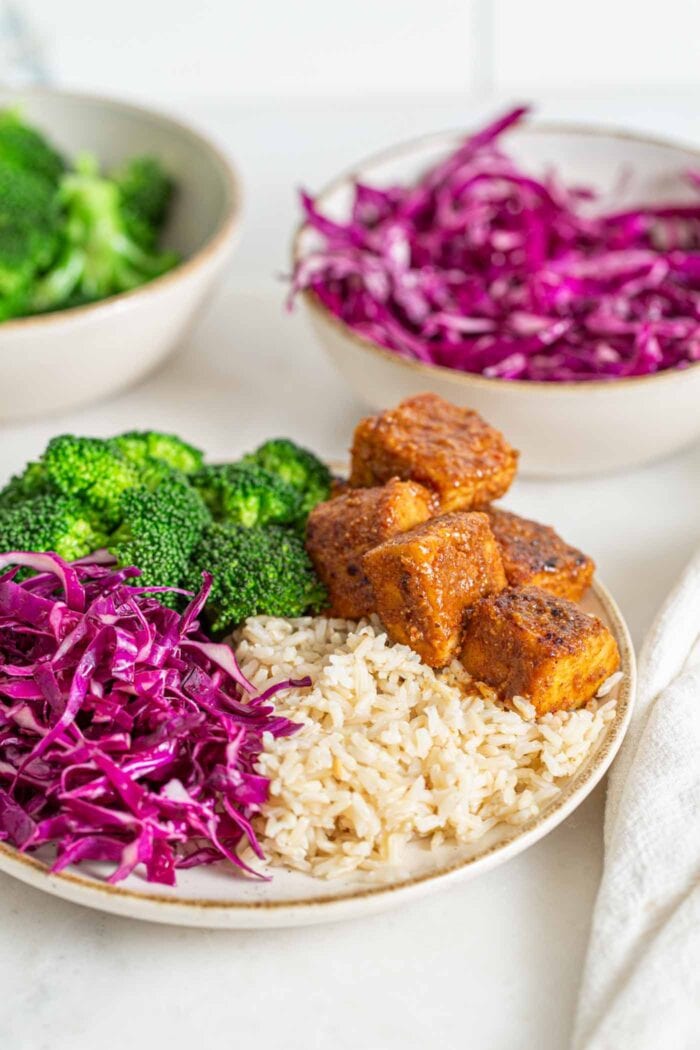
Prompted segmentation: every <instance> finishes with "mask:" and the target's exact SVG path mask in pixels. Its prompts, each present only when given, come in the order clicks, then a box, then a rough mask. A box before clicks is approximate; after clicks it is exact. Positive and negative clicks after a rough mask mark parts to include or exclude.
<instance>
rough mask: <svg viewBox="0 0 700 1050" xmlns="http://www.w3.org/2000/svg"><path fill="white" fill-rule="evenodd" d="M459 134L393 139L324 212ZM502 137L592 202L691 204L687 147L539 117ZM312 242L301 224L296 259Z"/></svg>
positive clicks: (345, 208) (446, 149) (328, 193)
mask: <svg viewBox="0 0 700 1050" xmlns="http://www.w3.org/2000/svg"><path fill="white" fill-rule="evenodd" d="M463 139H464V132H456V131H455V132H442V133H439V134H436V135H430V136H427V137H425V138H422V139H417V140H413V141H411V142H407V143H404V144H403V145H399V146H396V147H394V148H393V149H390V150H387V151H386V152H384V153H383V154H381V155H378V156H375V157H373V158H370V159H368V160H366V161H363V162H361V163H360V164H359V165H357V167H356V168H355V169H354V170H353V171H352V172H349V173H347V174H345V175H343V176H340V177H339V178H338V179H336V180H335V181H334V182H332V183H331V184H330V185H329V186H328V187H326V189H324V190H323V191H322V192H321V193H320V194H319V196H318V201H319V202H320V204H321V206H322V208H323V210H324V212H326V213H327V214H328V215H329V216H330V217H331V218H336V219H344V218H346V217H347V215H348V213H349V209H350V204H351V201H352V183H353V180H354V179H356V178H357V179H361V180H362V179H366V180H368V181H371V182H372V183H375V184H376V185H378V186H389V185H391V184H392V183H397V182H401V183H406V182H411V181H414V180H415V179H417V178H418V177H419V176H420V175H421V174H422V173H423V172H424V171H425V169H426V168H428V167H429V166H431V165H432V164H435V163H436V162H438V161H440V160H442V159H443V158H444V157H446V156H447V155H448V154H449V153H451V152H452V151H453V150H454V149H455V148H456V147H457V146H458V145H459V144H460V142H462V141H463ZM503 144H504V148H505V150H506V151H507V152H508V153H510V155H511V156H513V157H514V158H515V160H516V161H517V163H518V165H519V166H521V167H522V168H523V169H524V170H525V171H528V172H531V173H532V174H534V175H539V176H541V175H544V174H545V173H547V172H551V171H554V172H556V174H557V175H558V176H559V177H560V178H561V179H562V180H563V181H564V182H565V183H567V184H573V185H577V186H590V187H593V188H595V189H596V190H598V191H599V192H601V193H602V194H603V196H602V198H601V199H600V200H598V201H597V202H596V203H595V204H593V205H591V207H592V208H596V207H598V208H605V209H608V208H611V207H614V208H618V207H619V208H626V207H634V206H635V205H636V204H641V203H645V204H649V203H653V202H660V201H673V202H678V201H686V202H692V203H697V190H694V189H693V187H692V186H691V185H690V183H689V182H688V180H687V178H686V177H685V173H686V172H687V171H688V169H689V168H698V167H700V153H698V152H695V151H694V150H692V149H691V148H684V147H683V146H679V145H676V144H673V143H665V142H659V141H655V140H653V139H646V138H644V137H642V136H636V135H633V134H627V133H625V132H621V131H612V130H611V131H606V130H605V129H599V128H593V127H590V128H589V127H586V126H572V127H558V126H556V125H546V124H542V125H537V124H532V125H527V126H525V127H522V128H513V129H512V130H511V131H509V132H507V133H506V134H504V136H503ZM318 244H319V237H318V235H317V234H316V232H315V231H314V230H311V229H310V228H309V227H306V226H305V227H303V228H302V230H301V232H300V234H299V237H298V239H297V242H296V246H295V247H296V256H297V258H298V257H303V256H304V255H306V254H307V253H308V252H309V251H312V250H314V249H315V248H316V247H317V246H318Z"/></svg>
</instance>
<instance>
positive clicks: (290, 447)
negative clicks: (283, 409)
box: [241, 438, 331, 515]
mask: <svg viewBox="0 0 700 1050" xmlns="http://www.w3.org/2000/svg"><path fill="white" fill-rule="evenodd" d="M241 462H243V463H254V464H257V466H259V467H262V468H263V469H264V470H269V471H270V473H272V474H277V476H278V477H280V478H282V480H283V481H286V482H287V484H288V485H292V486H293V487H294V488H295V489H297V491H298V492H300V493H301V497H302V500H301V513H302V514H303V515H307V514H308V513H309V511H310V510H311V509H312V508H313V507H315V506H316V504H317V503H321V502H322V501H323V500H326V499H328V497H329V496H330V492H331V472H330V470H329V469H328V467H327V466H326V465H325V463H323V462H322V461H321V460H320V459H318V457H317V456H315V455H314V454H313V452H309V451H308V449H305V448H300V447H299V445H296V444H295V443H294V442H293V441H290V440H289V439H288V438H273V439H272V440H271V441H266V442H265V444H264V445H261V446H260V448H258V449H256V450H255V452H251V453H249V454H248V455H247V456H244V457H243V459H242V461H241Z"/></svg>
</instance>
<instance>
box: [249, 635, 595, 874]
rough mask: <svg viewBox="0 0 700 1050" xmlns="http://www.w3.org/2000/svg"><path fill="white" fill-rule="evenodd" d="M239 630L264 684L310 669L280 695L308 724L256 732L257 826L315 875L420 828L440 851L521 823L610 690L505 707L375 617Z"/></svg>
mask: <svg viewBox="0 0 700 1050" xmlns="http://www.w3.org/2000/svg"><path fill="white" fill-rule="evenodd" d="M235 641H236V645H237V656H238V659H239V661H240V664H241V667H242V669H243V671H244V673H245V674H246V675H248V677H249V678H251V679H252V681H253V682H254V683H255V685H256V686H258V687H260V688H262V687H264V686H265V685H267V684H271V683H272V682H275V681H280V680H282V679H285V678H290V677H292V678H300V677H302V676H304V675H309V676H310V677H311V679H312V682H313V686H312V687H311V688H309V689H294V690H290V691H289V692H288V693H285V694H282V696H281V697H279V698H278V700H277V703H276V706H277V709H278V711H279V712H280V713H282V714H285V715H287V716H288V717H290V718H292V719H293V720H294V721H296V722H299V723H302V725H303V728H302V729H301V730H300V731H299V732H298V733H297V734H295V735H294V736H291V737H287V738H285V739H280V740H273V739H272V738H271V737H270V738H269V739H267V738H266V739H265V752H264V753H263V755H262V756H261V758H260V761H259V766H258V768H259V771H260V772H261V773H262V774H264V775H265V776H267V777H269V779H270V782H271V789H270V798H269V801H268V803H267V804H266V806H265V808H264V810H263V815H262V817H261V818H260V819H259V823H258V831H259V833H260V836H261V844H262V847H263V849H264V850H265V853H266V855H267V856H268V857H269V859H270V860H271V862H272V863H273V864H282V865H286V866H289V867H292V868H296V869H298V870H301V871H305V872H309V873H311V874H313V875H315V876H320V877H324V878H334V877H336V876H338V875H343V874H346V873H348V872H350V871H353V870H355V869H363V870H369V871H377V870H381V868H386V866H387V864H389V865H395V864H399V863H400V862H401V859H402V852H403V850H404V848H405V846H406V845H407V843H408V842H409V841H411V840H412V839H415V838H419V839H423V840H425V841H426V842H427V843H428V844H429V845H430V846H432V847H434V848H437V847H438V846H440V845H441V844H442V843H445V842H473V841H474V840H476V839H478V838H480V837H481V836H482V835H484V834H485V833H486V832H487V831H488V830H489V829H490V828H492V827H494V825H496V824H498V823H499V822H505V823H507V824H520V823H522V822H524V821H526V820H528V819H529V818H530V817H531V816H534V815H536V814H537V813H539V812H540V811H541V809H542V808H543V807H544V806H545V805H546V804H547V803H548V802H549V801H550V799H551V798H552V797H553V796H554V795H556V794H557V792H558V791H559V790H560V788H561V779H562V778H563V777H568V776H570V775H571V774H572V773H574V772H575V771H576V769H577V768H578V767H579V766H580V765H581V763H582V762H583V761H584V759H585V758H586V756H587V755H588V754H589V752H590V751H591V749H592V748H593V746H594V744H595V742H596V740H597V738H598V736H599V734H600V732H601V730H602V728H603V726H604V725H605V724H606V723H607V722H609V721H610V720H611V719H612V717H613V714H614V708H615V702H614V701H613V700H608V701H604V700H600V701H593V702H592V703H591V704H590V705H589V706H588V708H585V709H582V710H579V711H573V712H558V713H555V714H549V715H545V716H544V717H543V718H540V719H536V717H535V712H534V709H533V708H532V706H531V705H530V704H529V703H528V702H527V701H525V700H520V699H518V700H516V701H514V705H513V709H512V710H511V709H508V708H505V707H504V706H503V705H502V704H499V703H498V702H497V701H496V700H495V698H494V696H493V694H492V693H491V691H490V690H488V689H486V688H485V687H484V686H482V685H477V684H476V683H474V682H473V681H472V680H471V679H470V678H469V677H468V676H467V675H466V673H465V672H464V671H463V669H462V668H461V667H460V666H459V665H458V664H454V665H453V666H452V667H451V668H449V669H448V670H447V671H443V672H440V673H436V672H435V671H433V670H432V669H431V668H429V667H428V666H426V665H425V664H424V663H422V662H421V660H420V658H419V657H418V655H417V654H416V653H414V652H413V651H412V650H411V649H409V648H407V647H406V646H404V645H392V644H391V643H390V642H389V641H388V639H387V636H386V634H385V633H384V631H383V630H382V628H381V626H380V624H379V621H378V620H376V619H373V620H372V621H371V622H367V621H360V622H359V623H358V622H356V621H350V620H338V619H328V618H326V617H303V618H300V619H296V620H285V619H277V618H274V617H265V616H261V617H255V618H252V619H249V620H247V621H246V623H245V624H244V626H243V627H242V628H241V629H240V631H239V632H238V635H237V636H236V639H235ZM601 692H602V690H601Z"/></svg>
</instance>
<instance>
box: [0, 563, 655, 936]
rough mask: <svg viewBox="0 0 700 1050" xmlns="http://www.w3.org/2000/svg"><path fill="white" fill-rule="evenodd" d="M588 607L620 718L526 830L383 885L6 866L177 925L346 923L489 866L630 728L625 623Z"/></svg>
mask: <svg viewBox="0 0 700 1050" xmlns="http://www.w3.org/2000/svg"><path fill="white" fill-rule="evenodd" d="M582 606H583V607H584V608H585V609H586V611H588V612H593V613H595V614H596V615H597V616H599V617H600V618H601V619H602V620H603V621H604V622H605V623H606V624H607V625H608V627H609V628H610V630H611V631H612V632H613V634H614V635H615V638H616V640H617V643H618V645H619V647H620V653H621V656H622V671H623V674H624V677H623V679H622V681H621V682H620V683H619V684H618V685H617V687H616V688H615V689H614V690H613V691H612V693H611V696H615V697H616V699H617V710H616V714H615V718H614V719H613V721H612V722H610V723H609V724H608V725H607V727H606V728H605V730H604V732H603V733H602V734H601V738H600V740H599V742H598V744H597V747H596V749H595V751H594V752H593V754H592V755H590V756H589V758H588V760H587V761H586V763H585V764H584V765H583V767H582V768H581V769H580V770H579V771H578V772H577V773H576V774H575V775H574V776H573V777H571V778H570V779H569V780H568V781H566V782H565V783H564V784H563V786H562V789H561V791H560V793H559V794H558V795H557V796H556V797H555V798H554V799H553V800H552V802H551V803H550V804H549V806H548V807H547V808H546V809H545V810H544V811H543V812H542V813H541V814H540V815H539V816H537V817H534V818H532V819H531V820H529V821H528V822H527V823H526V824H523V825H521V826H520V827H517V828H515V827H509V826H503V827H498V828H494V829H493V830H492V831H491V832H490V833H489V835H487V836H485V837H484V838H483V839H481V840H480V841H479V842H477V843H472V844H470V845H466V846H446V847H443V848H442V850H441V851H439V852H437V853H434V852H431V851H429V850H427V849H424V848H422V847H421V846H419V845H416V846H414V847H412V848H411V851H410V855H409V857H408V858H407V862H406V863H405V864H404V865H403V866H402V869H401V870H400V871H392V872H390V873H389V872H388V873H387V876H388V877H387V879H386V881H383V882H382V883H381V884H378V883H377V882H376V881H369V878H368V877H367V876H364V877H363V876H362V875H359V876H358V875H353V876H349V877H346V878H343V879H338V880H334V881H331V882H329V881H326V880H321V879H314V878H311V877H310V876H307V875H302V874H300V873H298V872H292V871H287V870H284V869H281V868H280V869H273V870H274V877H273V879H272V881H271V882H268V883H261V882H257V881H253V880H248V879H245V878H243V877H240V876H238V875H236V874H234V873H232V869H231V868H230V867H229V866H227V865H224V864H220V865H215V866H212V867H202V868H195V869H193V870H190V871H182V872H179V873H178V885H177V886H176V887H173V888H170V887H163V886H154V885H151V884H149V883H147V882H145V880H144V879H143V878H141V877H140V876H138V875H131V876H130V877H129V878H128V879H127V880H126V881H125V882H122V883H120V884H119V885H118V886H110V885H107V884H106V883H105V882H103V881H101V880H100V879H99V878H98V877H96V873H97V872H98V871H99V868H100V866H99V865H83V866H82V867H80V868H78V867H74V868H69V869H67V870H66V871H64V872H61V873H60V874H58V875H52V874H51V872H50V871H49V869H48V867H47V866H46V864H45V863H43V862H42V860H41V859H39V856H38V855H36V856H27V855H25V854H21V853H19V852H18V851H17V850H15V849H13V848H12V847H11V846H8V845H6V844H4V843H0V870H2V871H4V872H6V873H7V874H8V875H13V876H14V877H15V878H18V879H20V880H21V881H22V882H26V883H28V884H29V885H30V886H35V887H36V888H37V889H40V890H44V891H45V892H46V893H53V894H55V895H56V896H58V897H63V898H65V899H66V900H69V901H74V902H75V903H76V904H83V905H85V906H86V907H88V908H96V909H98V910H99V911H106V912H113V913H114V914H116V915H126V916H129V917H131V918H134V919H146V920H150V921H151V922H164V923H171V924H173V925H180V926H202V927H223V928H227V927H228V928H251V927H257V928H265V927H268V928H269V927H275V926H303V925H308V924H311V923H319V922H334V921H336V920H338V919H350V918H354V917H356V916H360V915H368V914H371V913H373V912H378V911H382V910H383V909H385V908H390V907H393V906H395V905H398V904H401V903H403V902H405V901H409V900H411V899H412V898H415V897H420V896H422V895H424V894H427V893H431V892H432V891H433V890H437V889H439V888H440V887H443V886H447V885H448V884H450V883H453V882H456V881H458V880H460V879H469V878H473V877H474V876H475V875H479V874H481V873H483V872H486V871H489V870H490V869H491V868H495V867H496V866H497V865H499V864H502V863H503V862H504V861H506V860H508V859H509V858H510V857H514V856H515V855H516V854H517V853H521V852H522V851H523V850H525V849H527V847H528V846H531V845H532V844H533V842H537V840H538V839H541V838H542V837H543V836H544V835H546V834H547V833H548V832H550V831H551V830H552V829H553V828H555V827H556V826H557V824H560V823H561V822H562V821H563V820H564V819H565V818H566V817H568V816H569V814H570V813H572V812H573V810H574V809H576V807H577V806H579V805H580V804H581V802H583V800H584V799H585V798H586V796H587V795H589V794H590V792H591V791H592V790H593V788H594V787H595V785H596V784H597V783H598V781H599V780H600V779H601V777H602V776H603V774H604V773H605V771H606V769H607V768H608V766H609V765H610V763H611V762H612V760H613V758H614V757H615V754H616V752H617V750H618V748H619V746H620V744H621V743H622V738H623V736H624V734H625V731H626V729H627V725H628V722H629V718H630V713H631V710H632V703H633V698H634V685H635V660H634V651H633V649H632V643H631V641H630V637H629V633H628V630H627V627H626V625H625V622H624V620H623V618H622V615H621V613H620V610H619V609H618V607H617V605H616V604H615V602H614V601H613V599H612V598H611V596H610V595H609V594H608V591H607V590H606V589H605V587H604V586H603V585H602V584H601V583H598V582H597V581H596V582H595V583H594V585H593V588H592V590H591V591H590V592H589V594H588V596H587V597H586V598H585V599H584V601H583V602H582ZM91 872H92V873H93V874H91Z"/></svg>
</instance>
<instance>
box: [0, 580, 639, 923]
mask: <svg viewBox="0 0 700 1050" xmlns="http://www.w3.org/2000/svg"><path fill="white" fill-rule="evenodd" d="M592 590H593V593H594V594H595V596H596V597H597V598H598V600H599V602H600V603H601V605H602V606H603V609H604V610H605V616H606V619H607V621H608V624H609V626H610V629H611V630H612V633H613V635H614V636H615V640H616V641H617V644H618V646H619V649H620V670H621V671H622V673H623V675H624V677H623V679H622V682H621V684H620V690H619V693H618V696H617V701H616V708H615V717H614V718H613V720H612V721H611V722H610V723H609V724H608V726H607V728H606V730H605V735H604V738H603V740H602V742H601V743H600V745H599V747H598V749H597V751H596V752H595V753H594V755H593V758H592V760H591V761H590V763H589V765H588V766H587V768H586V769H585V770H584V771H583V772H582V773H580V774H574V775H573V776H572V777H571V779H570V780H569V781H568V782H567V783H566V784H565V785H564V786H563V787H562V789H561V790H560V791H559V793H558V794H557V796H556V797H555V798H554V799H553V800H552V802H551V804H550V805H549V806H547V807H546V808H545V809H544V811H543V812H542V813H540V814H538V815H537V816H536V817H532V818H531V819H530V820H528V821H526V822H525V823H524V824H520V825H518V827H517V829H514V831H513V834H512V835H511V836H509V837H508V838H507V839H506V840H505V841H504V842H499V843H494V844H493V845H491V846H486V847H484V848H483V849H481V850H479V852H477V853H476V854H474V856H472V857H469V858H467V859H464V860H457V861H452V862H450V863H447V864H444V865H443V866H442V867H440V868H437V869H436V870H435V871H429V872H424V873H423V874H421V875H414V876H412V877H410V878H407V879H403V880H401V881H397V882H394V883H390V884H388V885H377V886H374V885H370V886H366V887H365V886H362V887H358V888H355V889H351V890H348V891H347V892H346V893H339V894H325V895H322V896H319V897H313V898H307V899H304V898H294V897H292V898H286V899H282V900H275V901H226V900H213V899H211V898H182V897H168V896H165V895H164V894H149V893H138V892H137V891H136V890H127V889H123V888H122V887H119V886H112V885H110V884H109V883H106V882H101V881H99V880H98V879H90V878H85V876H83V875H76V874H74V873H73V872H67V871H62V872H58V873H57V874H54V875H50V869H49V867H48V866H47V865H46V864H44V863H43V862H42V861H40V860H38V859H37V858H35V857H32V856H29V855H27V854H25V853H20V852H19V851H18V850H16V849H15V848H14V847H12V846H8V845H6V844H4V843H2V842H0V854H3V855H4V856H6V857H8V858H9V859H11V860H13V861H14V862H15V863H17V864H21V865H23V866H26V867H27V868H28V869H31V870H33V871H34V872H37V873H41V874H43V875H46V876H47V877H48V876H49V875H50V877H51V879H55V880H58V881H59V882H63V883H70V884H71V885H73V886H79V887H81V888H82V889H88V890H92V891H95V892H96V893H101V894H104V895H105V896H108V897H111V898H112V899H114V898H115V897H119V898H122V899H128V900H137V901H140V902H142V903H144V904H164V905H167V906H168V907H169V908H172V909H174V910H177V909H178V908H185V909H188V910H189V909H199V910H202V911H216V910H217V909H218V910H221V911H226V912H229V913H234V912H236V911H243V912H250V911H281V910H284V909H286V908H294V909H297V908H313V907H315V906H317V905H332V904H340V903H342V902H346V901H350V900H356V899H359V898H368V897H372V898H377V897H380V896H385V897H389V896H390V895H391V894H392V893H395V892H400V891H402V890H406V889H409V888H410V887H413V886H418V885H422V884H425V883H427V882H433V881H434V880H436V879H441V878H444V877H445V876H447V875H452V874H454V873H455V872H457V871H461V870H464V869H466V868H470V867H473V866H474V865H475V864H476V863H478V862H480V861H483V860H484V859H485V858H487V857H490V856H495V855H497V854H498V853H500V852H502V851H505V852H506V853H507V851H508V848H509V847H510V846H511V845H513V844H515V843H516V842H517V841H518V839H520V838H523V837H531V842H535V841H537V839H538V838H540V837H541V836H542V835H544V834H545V833H546V831H547V825H548V824H549V823H550V822H551V820H552V818H553V817H554V816H555V815H556V814H557V813H558V812H559V811H560V810H562V809H563V810H564V811H565V812H564V817H563V818H562V819H564V818H565V817H566V811H567V809H568V807H569V803H570V801H571V800H572V798H573V797H574V796H575V795H576V794H577V793H578V792H579V791H580V789H581V788H582V787H583V786H584V785H586V784H591V790H592V788H593V787H595V785H596V784H597V783H598V781H599V780H600V778H601V777H602V775H603V772H604V771H605V768H606V764H607V763H606V760H607V759H608V756H609V755H611V752H612V756H613V757H614V755H615V753H616V751H617V749H618V748H619V746H620V744H621V743H622V738H623V736H624V732H625V728H626V725H627V723H628V722H629V718H630V715H631V712H632V704H633V701H634V690H635V683H636V662H635V656H634V649H633V647H632V642H631V639H630V636H629V631H628V630H627V625H626V624H625V621H624V620H623V618H622V614H621V613H620V610H619V609H618V607H617V604H616V603H615V601H614V599H613V598H612V596H611V595H610V593H609V592H608V590H607V588H606V587H604V586H603V584H602V583H600V582H599V581H598V580H594V581H593V588H592ZM33 884H34V885H36V882H33Z"/></svg>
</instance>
